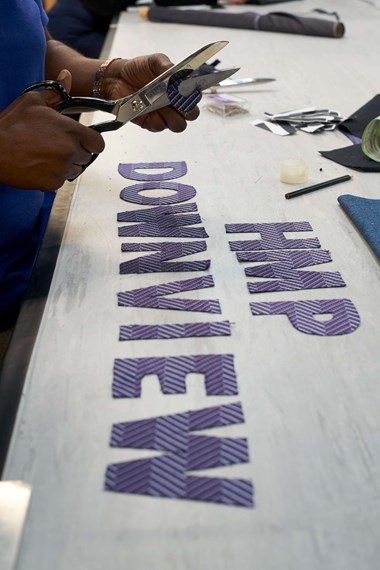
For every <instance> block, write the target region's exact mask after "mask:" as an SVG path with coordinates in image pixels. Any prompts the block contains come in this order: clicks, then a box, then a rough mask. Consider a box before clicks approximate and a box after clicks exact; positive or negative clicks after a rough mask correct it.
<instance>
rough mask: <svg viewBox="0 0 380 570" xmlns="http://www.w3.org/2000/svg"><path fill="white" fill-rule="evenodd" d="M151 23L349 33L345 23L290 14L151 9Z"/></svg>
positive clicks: (329, 34) (332, 34)
mask: <svg viewBox="0 0 380 570" xmlns="http://www.w3.org/2000/svg"><path fill="white" fill-rule="evenodd" d="M148 19H149V20H151V21H152V22H172V23H177V24H191V25H195V26H197V25H198V26H219V27H221V28H241V29H245V30H262V31H267V32H283V33H286V34H304V35H309V36H323V37H331V38H341V37H342V36H343V35H344V31H345V30H344V25H343V23H342V22H339V21H336V20H327V19H322V18H310V17H301V16H295V15H294V14H288V13H287V12H270V13H269V14H257V13H255V12H243V13H231V12H228V11H227V10H223V11H222V10H221V11H217V10H177V9H175V8H160V7H151V8H149V11H148Z"/></svg>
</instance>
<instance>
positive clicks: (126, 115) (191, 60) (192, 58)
mask: <svg viewBox="0 0 380 570" xmlns="http://www.w3.org/2000/svg"><path fill="white" fill-rule="evenodd" d="M226 45H228V41H217V42H213V43H211V44H207V45H206V46H204V47H202V48H200V49H198V50H197V51H196V52H194V53H193V54H191V55H189V56H188V57H186V58H185V59H183V60H182V61H180V62H179V63H177V64H176V65H173V67H170V68H169V69H168V70H167V71H164V73H161V75H159V76H158V77H156V78H155V79H153V81H151V82H150V83H148V84H147V85H145V87H142V88H141V89H139V90H138V91H136V93H134V94H133V95H132V96H129V97H126V98H124V99H121V100H120V102H119V110H118V112H117V114H116V118H117V122H118V123H127V122H128V121H131V120H133V119H135V118H136V117H138V116H140V115H143V114H146V113H150V112H151V111H154V110H155V109H160V108H162V107H165V106H166V105H170V100H169V98H168V96H167V87H168V83H169V81H170V79H171V77H172V76H173V75H174V74H176V73H178V72H180V71H187V70H189V71H193V70H196V69H197V68H198V67H199V66H200V65H202V63H205V62H206V61H208V60H209V59H210V58H211V57H213V56H214V55H215V54H216V53H218V51H220V50H221V49H222V48H224V47H225V46H226Z"/></svg>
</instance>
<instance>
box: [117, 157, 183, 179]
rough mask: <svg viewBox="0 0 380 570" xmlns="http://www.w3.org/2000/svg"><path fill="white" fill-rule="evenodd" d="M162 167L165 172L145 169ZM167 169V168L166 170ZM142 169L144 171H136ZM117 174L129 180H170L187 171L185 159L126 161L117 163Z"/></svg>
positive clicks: (179, 176)
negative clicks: (175, 160)
mask: <svg viewBox="0 0 380 570" xmlns="http://www.w3.org/2000/svg"><path fill="white" fill-rule="evenodd" d="M161 168H164V169H165V170H166V172H158V173H154V172H146V171H147V170H159V169H161ZM167 169H169V170H167ZM139 170H144V171H145V172H138V171H139ZM118 171H119V174H121V175H122V176H124V178H129V180H141V181H145V180H172V179H173V178H181V177H182V176H185V174H186V173H187V166H186V162H185V161H183V160H182V161H178V162H129V163H128V162H126V163H121V164H119V168H118Z"/></svg>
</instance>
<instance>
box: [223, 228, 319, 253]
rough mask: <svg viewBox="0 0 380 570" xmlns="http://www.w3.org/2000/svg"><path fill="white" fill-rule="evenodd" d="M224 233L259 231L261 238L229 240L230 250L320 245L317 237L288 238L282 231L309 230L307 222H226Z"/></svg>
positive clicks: (306, 247) (316, 246) (298, 247)
mask: <svg viewBox="0 0 380 570" xmlns="http://www.w3.org/2000/svg"><path fill="white" fill-rule="evenodd" d="M225 228H226V233H259V234H260V235H261V237H262V239H261V240H249V241H232V242H229V244H230V249H231V251H255V250H266V249H315V248H319V247H321V244H320V242H319V240H318V238H305V239H288V238H286V237H285V236H284V232H309V231H312V229H313V228H312V227H311V225H310V224H309V222H276V223H257V224H226V225H225Z"/></svg>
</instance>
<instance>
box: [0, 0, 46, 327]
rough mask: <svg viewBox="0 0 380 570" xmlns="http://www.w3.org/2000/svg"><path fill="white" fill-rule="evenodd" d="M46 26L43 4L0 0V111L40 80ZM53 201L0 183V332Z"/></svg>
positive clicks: (14, 308) (19, 294)
mask: <svg viewBox="0 0 380 570" xmlns="http://www.w3.org/2000/svg"><path fill="white" fill-rule="evenodd" d="M46 24H47V16H46V14H45V12H44V10H43V7H42V0H1V2H0V69H1V76H0V112H1V111H3V110H4V109H5V107H7V106H8V105H9V104H10V103H11V102H12V101H13V100H14V99H15V98H16V97H18V96H19V95H20V94H21V92H22V90H23V89H24V88H25V87H27V86H28V85H30V84H31V83H34V82H36V81H40V80H41V79H43V78H44V60H45V49H46V41H45V32H44V27H45V26H46ZM53 199H54V194H47V193H46V194H45V193H43V192H40V191H38V190H20V189H16V188H11V187H9V186H5V185H3V184H0V331H1V330H6V329H7V328H9V327H10V326H12V325H13V324H14V322H15V320H16V318H17V314H18V312H19V308H20V304H21V301H22V298H23V295H24V293H25V291H26V288H27V284H28V281H29V278H30V274H31V271H32V267H33V264H34V261H35V258H36V254H37V251H38V247H39V245H40V243H41V239H42V236H43V233H44V230H45V227H46V221H47V218H48V214H49V210H50V207H51V204H52V201H53Z"/></svg>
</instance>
